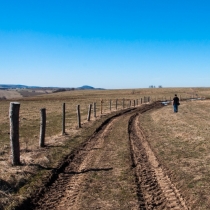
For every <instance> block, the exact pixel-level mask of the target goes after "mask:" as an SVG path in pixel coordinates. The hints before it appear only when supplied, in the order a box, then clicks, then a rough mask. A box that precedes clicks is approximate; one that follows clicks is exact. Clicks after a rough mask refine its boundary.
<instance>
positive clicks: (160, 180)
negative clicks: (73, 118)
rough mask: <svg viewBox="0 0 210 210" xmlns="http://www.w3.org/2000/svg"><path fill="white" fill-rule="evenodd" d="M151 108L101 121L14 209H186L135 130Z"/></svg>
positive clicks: (145, 107) (139, 109) (135, 110)
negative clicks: (24, 202)
mask: <svg viewBox="0 0 210 210" xmlns="http://www.w3.org/2000/svg"><path fill="white" fill-rule="evenodd" d="M154 107H160V105H158V104H151V105H146V106H142V107H139V108H137V109H133V110H130V111H125V110H124V111H122V112H121V113H118V114H117V115H116V116H114V117H112V118H110V119H107V120H106V121H105V122H104V124H103V125H102V126H101V127H100V128H99V129H97V130H96V132H95V133H94V134H93V136H92V137H91V138H90V139H88V140H87V141H86V142H85V144H84V145H83V146H82V147H81V148H79V149H78V150H76V151H75V152H74V153H72V154H71V155H70V156H69V157H68V158H67V159H66V160H65V161H64V163H63V164H62V167H60V168H59V170H57V171H56V174H55V175H53V174H52V178H51V179H50V180H49V183H48V184H47V185H46V187H45V188H44V189H40V193H39V194H38V195H37V196H36V197H35V198H33V199H31V200H30V201H29V202H27V207H23V206H22V208H20V209H59V210H62V209H63V210H64V209H65V210H68V209H71V210H78V209H104V210H109V209H119V210H126V209H136V210H137V209H145V210H149V209H182V210H185V209H188V208H187V207H186V205H185V202H184V200H183V199H182V198H181V196H180V194H179V192H178V190H177V189H176V188H175V187H174V186H173V184H172V183H171V182H170V179H169V178H168V177H167V175H164V173H163V171H162V169H161V167H160V164H159V163H158V161H157V159H156V158H155V155H154V153H153V152H152V150H151V148H150V146H149V144H148V143H147V141H146V139H145V137H144V135H143V133H142V131H141V129H140V126H139V121H138V119H139V113H144V112H145V111H147V110H149V109H152V108H154Z"/></svg>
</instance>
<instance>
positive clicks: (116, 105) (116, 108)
mask: <svg viewBox="0 0 210 210" xmlns="http://www.w3.org/2000/svg"><path fill="white" fill-rule="evenodd" d="M116 110H117V99H116Z"/></svg>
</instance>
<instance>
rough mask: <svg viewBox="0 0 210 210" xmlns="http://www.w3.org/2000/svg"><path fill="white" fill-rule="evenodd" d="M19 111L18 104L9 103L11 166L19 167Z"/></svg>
mask: <svg viewBox="0 0 210 210" xmlns="http://www.w3.org/2000/svg"><path fill="white" fill-rule="evenodd" d="M19 111H20V103H18V102H11V103H10V110H9V117H10V146H11V156H12V160H11V161H12V165H14V166H17V165H20V143H19Z"/></svg>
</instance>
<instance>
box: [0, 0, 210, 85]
mask: <svg viewBox="0 0 210 210" xmlns="http://www.w3.org/2000/svg"><path fill="white" fill-rule="evenodd" d="M209 79H210V2H209V1H207V0H206V1H202V0H200V1H193V0H191V1H183V0H182V1H181V0H176V1H175V0H159V1H157V0H129V1H128V0H127V1H125V0H121V1H117V0H115V1H114V0H112V1H111V0H88V1H87V0H86V1H85V0H77V1H76V0H57V1H55V0H42V1H41V0H36V1H35V0H18V1H17V0H13V1H12V0H7V1H6V0H0V84H24V85H38V86H59V87H79V86H82V85H91V86H94V87H102V88H109V89H126V88H147V87H149V86H150V85H155V86H159V85H162V86H163V87H209V86H210V83H209Z"/></svg>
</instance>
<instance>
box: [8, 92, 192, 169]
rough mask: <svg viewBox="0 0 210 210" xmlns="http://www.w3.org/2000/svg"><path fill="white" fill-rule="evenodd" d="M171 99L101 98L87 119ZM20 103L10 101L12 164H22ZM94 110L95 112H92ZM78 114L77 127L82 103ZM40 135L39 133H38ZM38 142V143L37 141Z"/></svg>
mask: <svg viewBox="0 0 210 210" xmlns="http://www.w3.org/2000/svg"><path fill="white" fill-rule="evenodd" d="M179 97H180V99H181V100H188V99H189V100H194V99H195V97H189V98H184V97H182V96H179ZM166 100H169V101H171V98H168V99H167V98H166V97H162V98H153V99H152V98H151V97H146V96H144V97H141V98H139V99H133V100H130V99H124V98H123V99H115V100H106V101H105V100H102V99H101V100H100V103H99V106H97V103H96V102H94V103H92V104H89V106H88V111H87V118H86V120H87V121H90V120H91V116H92V117H94V118H96V117H97V116H101V115H104V114H107V113H110V112H112V111H118V110H122V109H130V108H134V107H137V106H140V105H141V104H143V103H149V102H154V101H166ZM20 105H21V104H20V103H17V102H11V103H10V109H9V111H10V114H9V116H10V145H11V156H12V157H11V162H12V165H20V144H19V111H20ZM92 112H93V113H92ZM46 113H47V109H46V108H42V109H40V134H39V147H44V146H45V133H46V125H47V114H46ZM66 114H67V112H66V103H63V106H62V125H60V127H61V128H62V132H61V133H62V135H65V134H66ZM76 114H77V128H78V129H79V128H81V127H82V120H81V110H80V105H77V106H76ZM37 136H38V135H37ZM37 144H38V143H37Z"/></svg>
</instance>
